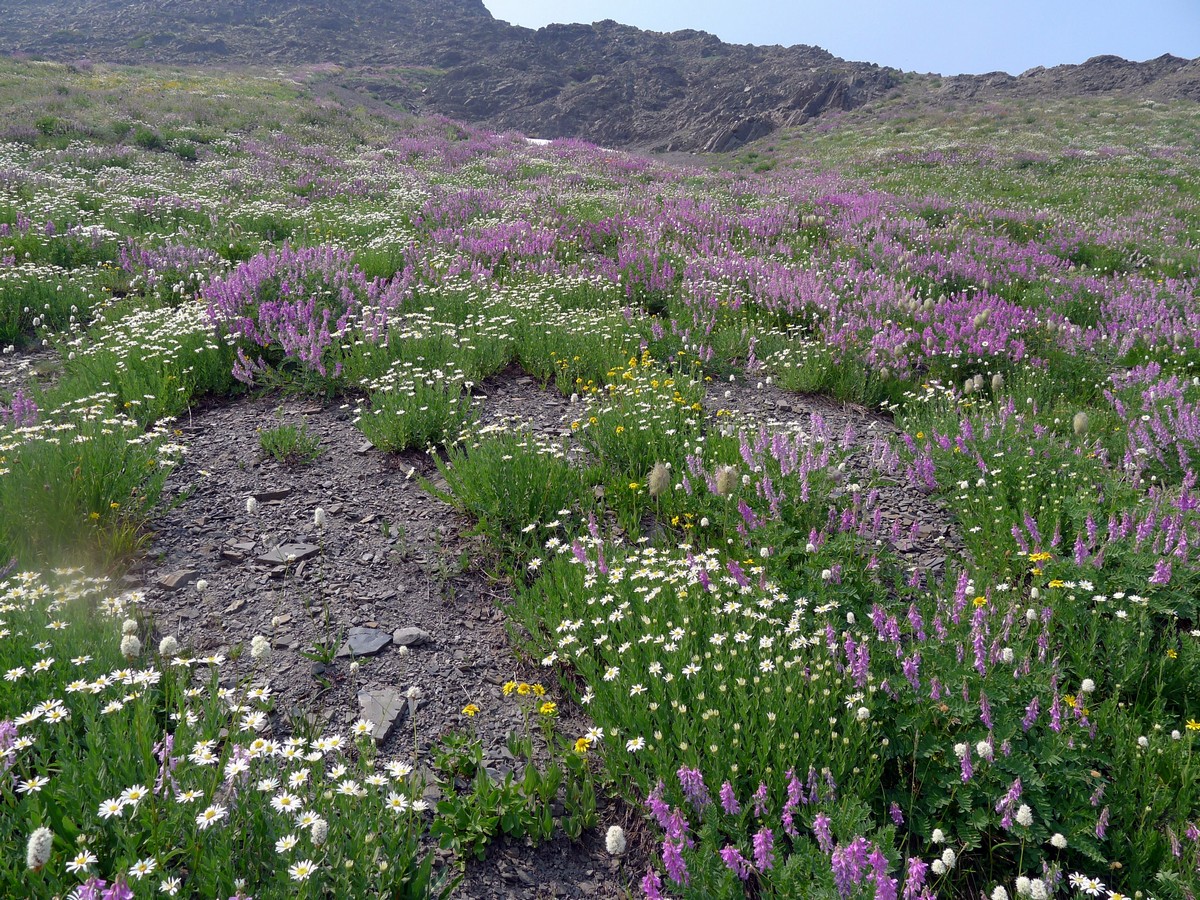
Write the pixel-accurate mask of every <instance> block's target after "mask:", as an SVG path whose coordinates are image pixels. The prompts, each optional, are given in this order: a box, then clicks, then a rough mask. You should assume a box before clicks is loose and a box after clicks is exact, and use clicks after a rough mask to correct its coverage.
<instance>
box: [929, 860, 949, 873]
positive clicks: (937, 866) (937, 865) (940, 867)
mask: <svg viewBox="0 0 1200 900" xmlns="http://www.w3.org/2000/svg"><path fill="white" fill-rule="evenodd" d="M929 870H930V871H931V872H933V874H934V875H939V876H940V875H945V874H946V864H945V863H944V862H942V861H941V860H940V859H935V860H934V861H933V862H932V863H931V864H930V866H929Z"/></svg>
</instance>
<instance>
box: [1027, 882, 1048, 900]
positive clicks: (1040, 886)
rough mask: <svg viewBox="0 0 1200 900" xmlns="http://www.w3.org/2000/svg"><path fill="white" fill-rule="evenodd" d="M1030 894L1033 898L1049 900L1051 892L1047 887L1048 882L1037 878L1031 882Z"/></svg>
mask: <svg viewBox="0 0 1200 900" xmlns="http://www.w3.org/2000/svg"><path fill="white" fill-rule="evenodd" d="M1029 896H1030V897H1031V898H1033V900H1049V897H1050V892H1049V891H1048V890H1047V889H1046V882H1044V881H1042V879H1040V878H1035V879H1033V880H1032V881H1031V882H1029Z"/></svg>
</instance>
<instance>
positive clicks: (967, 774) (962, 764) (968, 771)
mask: <svg viewBox="0 0 1200 900" xmlns="http://www.w3.org/2000/svg"><path fill="white" fill-rule="evenodd" d="M958 767H959V769H960V771H961V772H962V782H963V784H966V783H967V782H968V781H970V780H971V776H972V775H974V774H975V768H974V767H973V766H972V765H971V745H970V744H967V752H966V753H964V754H963V755H962V759H961V760H960V761H959V764H958Z"/></svg>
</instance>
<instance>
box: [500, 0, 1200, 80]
mask: <svg viewBox="0 0 1200 900" xmlns="http://www.w3.org/2000/svg"><path fill="white" fill-rule="evenodd" d="M483 2H484V5H486V6H487V8H488V9H489V10H490V11H491V13H492V15H494V16H495V17H496V18H497V19H504V20H506V21H508V22H511V23H512V24H514V25H525V26H527V27H529V28H540V27H541V26H543V25H547V24H549V23H551V22H597V21H600V20H602V19H615V20H616V21H618V22H623V23H624V24H626V25H636V26H638V27H639V28H647V29H650V30H652V31H677V30H679V29H682V28H696V29H699V30H702V31H709V32H712V33H713V34H716V35H717V36H718V37H720V38H722V39H723V40H726V41H729V42H731V43H739V44H816V45H817V46H819V47H823V48H825V49H826V50H828V51H829V52H831V53H833V54H834V55H836V56H840V57H843V58H844V59H850V60H859V61H863V62H874V63H879V64H880V65H888V66H895V67H896V68H899V69H905V70H908V71H917V72H940V73H941V74H943V75H955V74H963V73H980V72H992V71H997V70H1001V71H1006V72H1011V73H1013V74H1014V75H1015V74H1019V73H1021V72H1023V71H1024V70H1025V69H1028V68H1031V67H1033V66H1053V65H1058V64H1059V63H1080V62H1083V61H1084V60H1085V59H1087V58H1088V57H1091V56H1098V55H1100V54H1102V53H1113V54H1116V55H1117V56H1124V57H1125V58H1126V59H1135V60H1144V59H1150V58H1152V57H1155V56H1160V55H1162V54H1163V53H1173V54H1175V55H1176V56H1183V57H1186V58H1188V59H1194V58H1196V57H1198V56H1200V0H483Z"/></svg>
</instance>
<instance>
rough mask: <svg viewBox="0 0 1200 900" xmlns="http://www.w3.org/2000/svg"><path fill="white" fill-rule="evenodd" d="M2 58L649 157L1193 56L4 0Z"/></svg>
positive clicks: (1152, 68)
mask: <svg viewBox="0 0 1200 900" xmlns="http://www.w3.org/2000/svg"><path fill="white" fill-rule="evenodd" d="M48 23H52V24H48ZM0 52H8V53H22V54H27V55H31V56H35V57H40V58H46V59H53V60H63V61H74V60H80V59H91V60H93V61H105V62H120V63H139V64H142V63H160V64H172V65H180V64H183V65H197V66H200V65H203V66H263V65H266V66H271V67H275V68H285V69H289V70H291V69H295V68H297V67H300V68H304V69H306V75H307V76H308V77H314V73H317V74H316V77H319V78H321V79H324V80H326V81H327V82H328V83H332V84H333V85H334V86H335V87H337V88H338V89H339V90H345V89H347V88H349V89H350V90H353V91H354V92H356V93H357V94H359V95H360V96H362V97H363V98H364V99H367V100H369V101H370V102H372V103H379V102H386V103H388V104H391V105H392V106H395V107H399V108H401V109H404V110H408V111H411V112H414V113H438V114H442V115H446V116H449V117H451V118H455V119H460V120H464V121H468V122H473V123H477V124H481V125H484V126H487V127H489V128H493V129H497V130H507V129H516V130H519V131H522V132H524V133H526V134H529V135H531V136H538V137H545V138H558V137H578V138H583V139H586V140H589V141H593V142H595V143H598V144H601V145H604V146H609V147H623V148H638V149H643V150H651V151H717V152H719V151H728V150H734V149H737V148H738V147H740V146H741V145H743V144H746V143H748V142H750V141H753V140H755V139H758V138H761V137H764V136H766V135H768V134H771V133H772V132H774V131H775V130H776V129H779V128H781V127H786V126H795V125H801V124H803V123H805V122H807V121H808V120H810V119H812V118H814V117H817V116H820V115H822V114H824V113H826V112H828V111H831V110H849V109H854V108H857V107H860V106H862V105H864V104H866V103H868V102H870V101H872V100H876V99H881V98H885V97H888V96H892V95H894V94H896V93H898V92H914V91H915V92H917V93H927V94H929V95H931V96H934V97H945V98H947V99H948V100H961V99H968V100H976V99H995V98H997V97H1003V96H1048V97H1049V96H1064V95H1077V94H1094V93H1124V94H1131V95H1134V96H1136V97H1137V98H1138V99H1151V100H1166V99H1174V98H1190V99H1200V60H1184V59H1179V58H1177V57H1171V56H1163V57H1159V58H1158V59H1155V60H1151V61H1149V62H1145V63H1135V62H1129V61H1127V60H1122V59H1119V58H1117V57H1096V58H1095V59H1092V60H1089V61H1088V62H1086V63H1084V64H1083V65H1079V66H1057V67H1054V68H1051V69H1043V70H1034V71H1031V72H1027V73H1024V74H1023V75H1021V76H1012V75H1008V74H1006V73H992V74H988V75H962V76H956V77H953V78H948V79H938V78H936V77H934V76H926V75H915V74H911V73H909V74H906V73H902V72H900V71H898V70H895V69H889V68H883V67H880V66H877V65H873V64H870V63H861V62H847V61H846V60H843V59H839V58H838V57H835V56H833V55H832V54H830V53H828V52H826V51H825V50H822V49H821V48H819V47H813V46H806V45H797V46H792V47H781V46H751V45H738V44H728V43H725V42H724V41H721V40H720V39H719V38H717V37H716V36H714V35H711V34H707V33H705V32H701V31H676V32H672V33H669V34H664V33H657V32H650V31H642V30H640V29H637V28H632V27H629V26H627V25H620V24H618V23H616V22H612V21H604V22H597V23H594V24H591V25H549V26H547V27H545V28H541V29H538V30H536V31H535V30H532V29H529V28H520V27H516V26H512V25H509V24H508V23H507V22H503V21H500V20H498V19H496V18H494V17H493V16H492V15H491V13H490V12H488V10H487V8H486V7H485V6H484V4H483V3H482V2H481V0H361V2H357V3H355V4H353V5H346V4H342V3H338V2H335V0H244V2H243V0H86V2H85V0H10V2H9V3H8V4H6V10H5V15H4V17H3V18H0Z"/></svg>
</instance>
